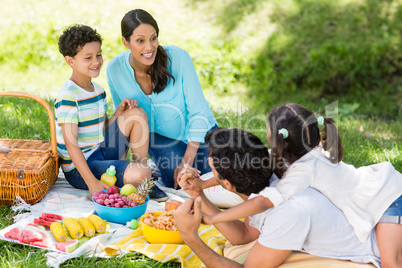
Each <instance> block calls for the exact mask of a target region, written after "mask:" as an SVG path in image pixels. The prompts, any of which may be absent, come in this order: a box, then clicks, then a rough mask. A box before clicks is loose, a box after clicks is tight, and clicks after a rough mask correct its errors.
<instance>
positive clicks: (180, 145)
mask: <svg viewBox="0 0 402 268" xmlns="http://www.w3.org/2000/svg"><path fill="white" fill-rule="evenodd" d="M217 127H218V126H216V125H215V126H214V127H212V128H211V129H210V130H209V131H208V132H207V133H209V132H211V131H212V130H214V129H215V128H217ZM186 149H187V144H186V143H184V142H182V141H178V140H173V139H169V138H167V137H165V136H162V135H159V134H157V133H154V132H152V133H150V134H149V150H148V153H149V155H150V156H151V159H152V161H153V162H154V163H155V164H156V166H157V167H158V168H159V170H160V172H161V178H162V182H163V184H164V185H165V186H166V187H172V188H173V187H174V170H175V169H176V168H177V166H178V165H179V164H180V162H181V160H182V159H183V156H184V153H185V152H186ZM208 153H209V148H208V146H206V145H205V144H204V143H200V146H199V148H198V151H197V154H196V158H195V159H194V164H193V167H195V168H197V169H198V170H199V171H201V174H204V173H208V172H210V171H211V168H210V167H209V165H208Z"/></svg>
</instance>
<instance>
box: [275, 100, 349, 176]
mask: <svg viewBox="0 0 402 268" xmlns="http://www.w3.org/2000/svg"><path fill="white" fill-rule="evenodd" d="M268 121H269V129H270V131H271V139H272V144H271V145H272V148H271V166H272V167H273V169H274V172H275V174H276V175H277V176H278V177H279V178H280V177H282V175H283V174H284V172H285V170H286V167H285V165H278V163H280V159H285V160H286V162H287V163H289V164H292V163H293V162H295V161H296V160H298V159H299V158H301V157H302V156H303V155H305V154H306V153H308V152H310V151H311V150H312V149H314V148H315V147H316V146H318V145H319V144H320V142H321V144H322V148H323V149H324V150H325V151H328V152H329V157H328V159H329V160H330V161H331V162H332V163H338V162H340V161H341V160H342V158H343V146H342V141H341V139H340V137H339V135H338V128H337V126H336V124H335V121H334V120H333V119H332V118H324V122H323V123H324V124H323V126H322V129H321V130H320V126H318V122H317V117H316V116H315V115H314V113H313V112H312V111H310V110H309V109H307V108H305V107H303V106H301V105H298V104H296V103H288V104H284V105H281V106H278V107H276V108H274V109H273V110H272V111H271V113H270V114H269V116H268ZM282 128H284V129H286V130H287V132H288V135H287V137H286V138H285V137H284V136H283V135H282V134H280V133H279V130H281V129H282Z"/></svg>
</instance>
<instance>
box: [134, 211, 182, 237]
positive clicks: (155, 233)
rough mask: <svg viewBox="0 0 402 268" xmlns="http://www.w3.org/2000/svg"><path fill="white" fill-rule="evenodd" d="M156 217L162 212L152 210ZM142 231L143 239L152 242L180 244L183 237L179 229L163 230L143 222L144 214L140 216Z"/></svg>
mask: <svg viewBox="0 0 402 268" xmlns="http://www.w3.org/2000/svg"><path fill="white" fill-rule="evenodd" d="M152 213H153V214H154V215H155V217H158V216H159V215H161V214H162V212H152ZM141 224H142V231H143V233H144V236H145V239H146V240H147V241H148V242H149V243H152V244H182V243H184V241H183V238H182V237H181V235H180V232H179V231H165V230H160V229H156V228H154V227H151V226H149V225H147V224H145V223H144V215H142V216H141Z"/></svg>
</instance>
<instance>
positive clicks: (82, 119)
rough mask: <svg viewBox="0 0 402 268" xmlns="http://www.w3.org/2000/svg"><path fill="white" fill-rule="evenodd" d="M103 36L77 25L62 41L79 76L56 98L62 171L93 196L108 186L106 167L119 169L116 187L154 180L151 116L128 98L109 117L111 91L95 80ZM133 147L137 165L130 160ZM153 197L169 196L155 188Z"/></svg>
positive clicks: (69, 62) (74, 71) (72, 79)
mask: <svg viewBox="0 0 402 268" xmlns="http://www.w3.org/2000/svg"><path fill="white" fill-rule="evenodd" d="M101 45H102V39H101V36H100V35H99V34H98V33H97V32H96V30H93V29H92V28H91V27H89V26H85V25H74V26H72V27H69V28H67V29H66V30H65V31H64V32H63V34H62V35H61V36H60V38H59V50H60V53H61V54H62V55H63V56H64V58H65V61H66V63H67V64H68V65H69V66H70V67H71V68H72V70H73V72H72V75H71V77H70V79H68V80H67V82H66V83H65V84H64V85H63V87H62V90H61V92H60V93H59V95H58V96H57V98H56V100H55V113H56V123H57V124H56V133H57V149H58V152H59V154H60V155H61V158H62V169H63V172H64V175H65V177H66V179H67V181H68V182H69V183H70V184H71V185H72V186H74V187H76V188H79V189H86V190H89V192H90V194H91V196H92V195H93V194H94V193H95V192H97V191H100V190H104V189H107V188H108V185H107V184H105V183H103V182H101V181H100V178H101V176H102V174H103V173H105V172H106V169H107V168H108V167H109V166H111V165H114V166H115V168H116V177H117V182H116V185H117V186H118V187H122V186H123V185H124V184H127V183H131V184H133V185H134V186H138V185H139V184H140V182H141V181H142V180H143V179H144V178H147V179H150V178H151V169H150V168H149V167H148V166H147V164H146V160H147V155H148V138H149V130H148V123H147V122H148V118H147V115H146V113H145V112H144V111H143V110H142V108H140V107H137V105H138V102H137V101H135V100H132V99H124V100H123V101H122V102H121V103H120V105H119V106H118V108H117V109H116V112H115V113H114V115H113V116H112V117H111V118H110V119H108V117H107V114H106V111H107V100H106V93H105V91H104V90H103V88H102V87H101V86H99V85H98V84H97V83H95V82H92V78H96V77H98V76H99V74H100V70H101V68H102V65H103V58H102V50H101ZM128 146H130V147H131V150H132V152H133V158H134V160H135V162H129V161H125V160H120V159H125V157H126V153H127V150H128ZM152 190H153V191H152V192H151V194H150V197H151V198H152V199H154V200H156V201H163V200H166V199H167V195H166V194H165V193H164V192H162V191H161V190H160V189H159V188H157V187H156V186H154V188H153V189H152Z"/></svg>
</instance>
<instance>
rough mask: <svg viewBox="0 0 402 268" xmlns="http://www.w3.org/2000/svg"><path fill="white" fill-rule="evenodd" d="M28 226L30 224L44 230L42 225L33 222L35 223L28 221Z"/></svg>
mask: <svg viewBox="0 0 402 268" xmlns="http://www.w3.org/2000/svg"><path fill="white" fill-rule="evenodd" d="M28 226H32V227H35V228H38V229H40V230H46V228H45V227H44V226H42V225H38V224H35V223H28Z"/></svg>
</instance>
